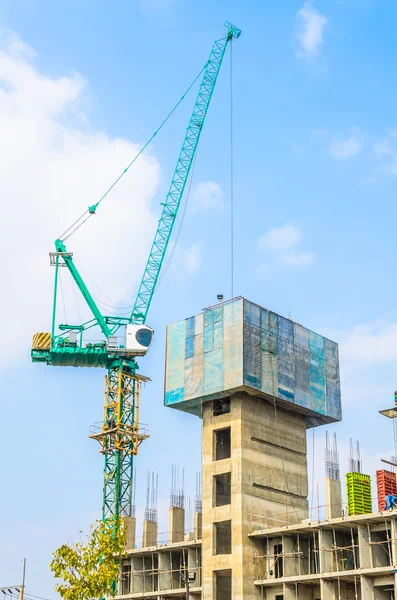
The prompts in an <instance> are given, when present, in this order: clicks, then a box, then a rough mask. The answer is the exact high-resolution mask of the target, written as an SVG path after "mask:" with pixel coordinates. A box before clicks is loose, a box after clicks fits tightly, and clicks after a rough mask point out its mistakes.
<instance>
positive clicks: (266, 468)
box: [202, 392, 308, 600]
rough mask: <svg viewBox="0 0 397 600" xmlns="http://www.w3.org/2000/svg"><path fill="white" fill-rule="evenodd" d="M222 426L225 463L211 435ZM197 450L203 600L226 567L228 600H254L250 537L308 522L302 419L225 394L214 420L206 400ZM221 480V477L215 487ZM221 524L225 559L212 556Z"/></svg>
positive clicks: (259, 402)
mask: <svg viewBox="0 0 397 600" xmlns="http://www.w3.org/2000/svg"><path fill="white" fill-rule="evenodd" d="M229 428H230V440H231V445H230V458H228V457H227V456H222V458H219V457H218V458H217V454H216V452H214V440H215V439H216V436H217V435H218V436H219V434H218V433H217V432H219V431H220V430H222V429H223V430H226V429H229ZM215 448H216V446H215ZM202 451H203V476H202V481H203V493H202V500H203V525H202V528H203V535H202V552H203V555H202V564H203V584H202V589H203V592H202V600H214V585H213V581H214V577H215V576H214V572H215V571H220V570H224V571H227V570H229V569H230V570H231V571H232V574H231V576H232V581H233V600H243V599H244V600H261V590H260V589H259V588H256V587H255V586H254V581H255V579H256V577H257V564H256V562H255V557H256V555H257V553H258V549H257V547H256V546H255V543H254V542H253V540H252V539H250V538H249V533H251V532H252V531H254V530H256V529H258V528H259V527H260V528H263V527H275V526H277V525H280V524H281V523H283V522H286V523H287V522H288V523H289V524H291V523H297V522H300V521H301V519H304V518H307V509H308V502H307V462H306V420H305V417H304V416H303V415H299V414H295V413H292V412H290V411H287V410H285V409H283V408H282V407H281V406H280V407H278V408H277V413H275V410H274V405H273V403H271V402H267V401H266V400H264V399H261V398H256V397H253V396H249V395H248V394H246V393H245V392H239V393H237V394H234V395H232V396H231V398H230V412H228V413H224V414H222V415H218V414H214V411H213V403H212V402H206V403H205V404H204V405H203V446H202ZM221 476H226V477H228V479H226V478H225V480H224V481H223V482H222V485H221V486H219V487H218V482H220V481H221ZM229 482H230V483H229ZM228 486H229V487H228ZM229 490H230V497H229V499H228V498H227V492H228V491H229ZM228 520H230V521H231V529H232V553H231V554H224V555H217V554H216V546H214V532H215V531H216V526H215V523H217V522H220V521H228ZM279 543H281V540H280V542H279ZM286 543H287V546H288V545H289V542H288V541H287V542H286ZM291 544H292V546H294V544H293V541H292V542H291ZM283 551H284V552H286V550H285V549H284V548H283ZM292 551H296V548H294V549H293V550H292ZM261 552H263V551H261ZM293 562H295V563H296V564H297V560H295V561H290V563H289V565H288V567H287V569H291V570H293V569H294V568H295V567H294V565H293V564H292V563H293ZM287 593H288V592H287ZM217 600H219V599H217Z"/></svg>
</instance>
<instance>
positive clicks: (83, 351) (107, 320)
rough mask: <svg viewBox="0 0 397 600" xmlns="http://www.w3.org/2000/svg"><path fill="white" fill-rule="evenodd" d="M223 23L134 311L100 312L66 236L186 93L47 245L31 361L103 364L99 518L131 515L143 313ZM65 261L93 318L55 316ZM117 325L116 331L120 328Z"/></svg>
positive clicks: (145, 340)
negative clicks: (48, 302) (40, 318)
mask: <svg viewBox="0 0 397 600" xmlns="http://www.w3.org/2000/svg"><path fill="white" fill-rule="evenodd" d="M225 27H226V31H225V33H224V34H223V35H222V36H221V37H220V38H219V39H217V40H215V42H214V43H213V45H212V48H211V52H210V55H209V58H208V60H207V61H206V63H205V65H204V67H203V68H202V69H201V71H200V73H199V75H198V76H197V77H196V78H195V80H194V81H193V83H192V84H191V86H189V88H188V90H187V92H188V91H189V90H190V88H191V87H192V86H193V84H194V83H195V82H196V81H197V80H199V79H200V77H201V81H200V85H199V90H198V94H197V98H196V101H195V104H194V107H193V112H192V114H191V117H190V120H189V123H188V126H187V129H186V133H185V137H184V139H183V143H182V148H181V151H180V154H179V156H178V160H177V163H176V167H175V171H174V174H173V177H172V179H171V184H170V187H169V190H168V192H167V195H166V198H165V201H164V202H163V203H162V205H163V209H162V213H161V216H160V219H159V222H158V226H157V230H156V233H155V236H154V240H153V243H152V247H151V250H150V253H149V257H148V259H147V263H146V267H145V269H144V273H143V276H142V280H141V282H140V285H139V288H138V293H137V296H136V299H135V302H134V304H133V308H132V311H131V314H130V315H129V316H120V315H103V314H102V312H101V310H100V309H99V307H98V305H97V303H96V302H95V300H94V297H93V296H92V294H91V293H90V291H89V290H88V287H87V285H86V284H85V282H84V281H83V278H82V276H81V274H80V273H79V271H78V269H77V267H76V264H75V261H74V258H73V253H72V252H70V251H69V250H68V249H67V248H66V245H65V244H66V241H67V240H69V238H70V237H71V236H72V235H73V234H74V233H75V232H76V231H77V230H78V229H79V228H80V227H81V226H82V225H84V223H85V222H86V221H87V220H88V219H89V218H90V217H92V215H94V214H96V212H97V209H98V207H99V205H100V204H101V202H102V201H103V200H104V199H105V198H106V197H107V195H108V194H109V192H110V191H111V190H112V189H113V187H114V186H115V185H116V184H117V183H118V181H119V180H120V179H121V178H122V177H123V176H124V174H125V173H126V172H127V171H128V169H129V168H130V167H131V166H132V164H133V163H134V162H135V160H136V159H137V158H138V157H139V155H140V154H141V152H142V151H143V150H144V149H145V148H146V147H147V146H148V144H149V142H150V141H151V140H152V139H153V138H154V136H155V135H157V133H158V132H159V131H160V129H161V128H162V127H163V125H164V124H165V123H166V122H167V121H168V119H169V117H170V116H171V115H172V114H173V112H174V111H175V109H176V108H177V107H178V106H179V104H180V103H181V101H182V100H183V99H184V98H185V95H186V94H184V95H183V96H182V98H181V99H180V100H179V101H178V102H177V104H176V105H175V107H174V108H173V109H172V111H171V112H170V113H169V115H168V116H167V117H166V119H165V120H164V121H163V123H162V125H161V126H160V128H159V129H158V130H157V131H155V132H154V134H153V136H152V137H151V138H150V140H149V141H148V143H147V144H145V146H144V147H143V149H142V150H141V151H140V152H139V153H138V154H137V156H136V157H135V158H134V159H133V160H132V161H131V163H130V164H129V165H128V167H127V168H126V169H125V170H124V171H123V172H122V174H121V175H120V177H119V178H118V179H117V180H116V181H115V183H114V184H113V185H112V186H111V187H110V188H109V189H108V191H107V192H106V193H105V194H104V195H103V196H102V198H100V200H99V201H98V202H97V203H96V204H94V205H92V206H89V207H88V208H87V209H86V210H85V211H84V213H83V214H82V215H81V217H79V218H78V219H77V220H76V221H75V222H74V223H73V224H72V225H71V226H70V227H69V228H68V229H66V230H65V232H64V233H63V234H62V235H61V236H60V237H59V238H58V239H57V240H56V241H55V252H50V264H51V265H52V266H54V267H55V276H54V296H53V313H52V326H51V332H50V333H48V332H44V333H42V332H41V333H36V334H35V335H34V336H33V343H32V351H31V356H32V360H33V362H44V363H46V364H47V365H52V366H62V367H65V366H69V367H91V368H92V367H95V368H98V367H99V368H104V369H107V375H106V377H105V399H104V412H103V420H102V423H101V424H99V425H97V426H95V427H93V429H92V431H91V434H90V437H91V438H92V439H94V440H97V441H98V442H99V444H100V451H101V453H102V454H103V455H104V463H105V464H104V478H103V482H104V483H103V503H102V516H103V518H104V519H107V518H108V517H111V516H117V517H118V516H122V517H127V518H128V519H131V518H133V488H134V484H133V457H134V456H135V455H136V454H137V453H138V448H139V446H140V444H141V443H142V441H143V440H145V439H146V438H147V437H148V436H149V433H148V430H147V429H146V428H142V427H141V426H140V424H139V398H140V388H141V382H142V381H148V378H145V377H143V376H142V375H139V374H138V372H137V371H138V364H137V361H136V359H137V357H139V356H144V355H145V354H146V352H147V351H148V349H149V347H150V344H151V342H152V337H153V330H152V329H151V328H150V327H148V326H147V325H146V324H145V323H146V318H147V316H148V312H149V308H150V305H151V302H152V298H153V294H154V292H155V289H156V286H157V283H158V278H159V275H160V272H161V268H162V265H163V261H164V257H165V254H166V251H167V247H168V245H169V241H170V238H171V233H172V230H173V227H174V224H175V220H176V218H177V215H178V209H179V207H180V204H181V200H182V196H183V193H184V190H185V187H186V183H187V181H188V177H189V173H190V170H191V167H192V164H193V160H194V157H195V154H196V150H197V146H198V142H199V139H200V136H201V132H202V129H203V126H204V123H205V119H206V116H207V112H208V108H209V105H210V102H211V98H212V95H213V92H214V88H215V84H216V81H217V79H218V74H219V71H220V68H221V65H222V61H223V58H224V56H225V52H226V48H227V45H228V43H229V42H231V41H232V40H233V39H236V38H238V37H239V36H240V34H241V31H240V29H238V28H237V27H234V25H232V24H231V23H229V22H226V23H225ZM187 92H186V93H187ZM62 267H63V268H66V269H67V270H68V272H69V274H70V275H71V277H72V279H73V281H74V283H75V284H76V286H77V288H78V290H79V292H80V293H81V295H82V297H83V298H84V300H85V302H86V304H87V306H88V308H89V310H90V311H91V313H92V318H91V319H90V320H88V321H86V322H84V323H79V324H75V323H72V324H71V323H61V324H58V323H57V300H58V283H59V269H60V268H62ZM87 331H90V332H91V333H92V332H93V331H94V332H96V331H98V332H99V334H100V335H101V339H100V340H99V341H97V342H95V343H92V342H89V343H87V341H86V340H85V337H84V336H85V333H86V332H87ZM120 332H121V336H120V335H118V334H120ZM148 522H149V521H148Z"/></svg>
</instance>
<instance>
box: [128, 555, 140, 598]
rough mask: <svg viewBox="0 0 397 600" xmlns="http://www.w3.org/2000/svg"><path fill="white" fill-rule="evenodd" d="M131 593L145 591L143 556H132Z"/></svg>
mask: <svg viewBox="0 0 397 600" xmlns="http://www.w3.org/2000/svg"><path fill="white" fill-rule="evenodd" d="M131 564H132V568H131V593H132V594H134V593H137V592H142V591H143V573H142V571H143V558H142V556H132V557H131Z"/></svg>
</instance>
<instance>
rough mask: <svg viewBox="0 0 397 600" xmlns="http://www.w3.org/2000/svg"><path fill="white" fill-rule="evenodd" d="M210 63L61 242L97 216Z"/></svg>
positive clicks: (63, 235)
mask: <svg viewBox="0 0 397 600" xmlns="http://www.w3.org/2000/svg"><path fill="white" fill-rule="evenodd" d="M207 64H208V62H207V63H206V64H205V65H204V66H203V68H202V69H201V71H200V72H199V74H198V75H197V76H196V77H195V78H194V80H193V81H192V83H191V84H190V85H189V87H188V88H187V90H186V91H185V93H184V94H183V95H182V96H181V98H180V99H179V100H178V102H177V103H176V104H175V106H174V108H173V109H172V110H171V111H170V112H169V113H168V115H167V116H166V118H165V119H164V120H163V122H162V123H161V125H160V126H159V127H158V128H157V129H156V131H155V132H154V133H153V135H152V136H151V137H150V138H149V140H148V141H147V142H146V144H145V145H144V146H142V148H141V149H140V150H139V152H138V154H136V155H135V156H134V158H133V159H132V161H131V162H130V163H129V164H128V165H127V167H126V168H125V169H124V171H123V172H122V173H121V174H120V175H119V176H118V177H117V179H116V180H115V181H114V182H113V183H112V185H111V186H110V187H109V188H108V189H107V190H106V192H105V193H104V194H103V196H101V198H100V199H99V200H98V202H97V203H96V204H93V205H92V206H89V207H88V208H87V209H86V210H85V211H84V212H83V214H82V215H81V216H80V217H79V218H78V219H77V220H76V221H75V222H74V223H72V225H70V227H68V229H66V230H65V231H64V232H63V234H62V235H61V236H60V238H59V239H60V240H61V241H62V242H65V241H66V240H67V239H68V238H69V237H70V236H71V235H72V234H73V233H75V232H76V231H77V230H78V229H79V228H80V227H81V226H82V225H84V223H85V222H86V221H87V220H88V219H89V218H90V217H92V215H94V214H95V211H96V209H97V208H98V206H99V205H100V204H101V202H103V200H105V198H106V197H107V196H108V194H109V193H110V192H111V191H112V189H113V188H114V187H115V186H116V185H117V184H118V182H119V181H120V179H121V178H122V177H124V175H125V174H126V173H127V171H128V169H129V168H130V167H132V165H133V164H134V162H135V161H136V160H137V159H138V158H139V157H140V155H141V154H142V153H143V152H144V150H145V149H146V148H147V147H148V145H149V144H150V143H151V142H152V140H153V139H154V138H155V137H156V135H157V134H158V133H159V131H160V130H161V129H162V128H163V127H164V125H165V124H166V123H167V121H168V120H169V118H170V117H171V116H172V115H173V113H174V112H175V111H176V109H177V108H178V106H179V105H180V104H181V102H182V101H183V100H184V99H185V97H186V95H187V94H188V93H189V92H190V90H191V89H192V87H193V86H194V84H195V83H196V81H197V80H198V79H199V78H200V76H201V75H202V73H203V71H204V70H205V68H206V67H207Z"/></svg>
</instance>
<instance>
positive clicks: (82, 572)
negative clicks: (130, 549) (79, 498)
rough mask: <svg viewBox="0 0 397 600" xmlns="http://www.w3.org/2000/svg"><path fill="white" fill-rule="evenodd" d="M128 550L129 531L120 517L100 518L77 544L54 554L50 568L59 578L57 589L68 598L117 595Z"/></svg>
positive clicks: (87, 598) (91, 599) (79, 598)
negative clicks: (122, 566) (121, 569)
mask: <svg viewBox="0 0 397 600" xmlns="http://www.w3.org/2000/svg"><path fill="white" fill-rule="evenodd" d="M124 553H125V530H124V526H123V523H120V521H119V520H118V519H116V518H112V519H108V520H106V521H97V522H96V523H94V525H92V527H91V530H90V534H89V535H88V536H87V537H86V538H85V539H82V540H81V541H79V542H76V543H75V544H72V545H70V546H69V545H68V544H63V545H62V546H61V547H60V548H58V550H56V551H55V552H54V553H53V559H52V561H51V563H50V569H51V571H52V572H53V573H54V576H55V577H56V578H57V579H60V580H61V581H62V583H57V584H56V586H55V591H56V592H58V593H59V594H60V595H61V596H62V598H64V600H94V599H96V598H104V597H105V596H109V595H110V596H114V594H115V591H116V589H115V582H116V581H117V577H118V575H119V570H120V565H119V561H118V560H117V559H116V557H122V556H123V555H124Z"/></svg>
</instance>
